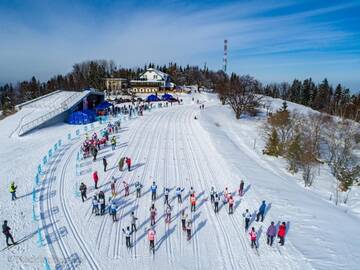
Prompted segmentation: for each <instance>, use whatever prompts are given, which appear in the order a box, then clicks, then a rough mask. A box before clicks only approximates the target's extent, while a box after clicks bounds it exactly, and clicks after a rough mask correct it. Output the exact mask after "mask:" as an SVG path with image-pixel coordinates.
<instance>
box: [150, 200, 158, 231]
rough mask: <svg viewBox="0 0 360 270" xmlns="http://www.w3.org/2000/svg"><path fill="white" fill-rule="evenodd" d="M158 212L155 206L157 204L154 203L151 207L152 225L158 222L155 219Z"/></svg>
mask: <svg viewBox="0 0 360 270" xmlns="http://www.w3.org/2000/svg"><path fill="white" fill-rule="evenodd" d="M156 212H157V210H156V208H155V204H152V205H151V207H150V224H151V226H152V225H154V224H155V223H156V221H155V218H156Z"/></svg>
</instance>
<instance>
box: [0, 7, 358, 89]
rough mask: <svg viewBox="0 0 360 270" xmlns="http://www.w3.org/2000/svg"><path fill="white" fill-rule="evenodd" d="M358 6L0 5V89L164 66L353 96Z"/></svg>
mask: <svg viewBox="0 0 360 270" xmlns="http://www.w3.org/2000/svg"><path fill="white" fill-rule="evenodd" d="M359 14H360V0H357V1H331V0H328V1H322V0H321V1H314V0H297V1H294V0H283V1H273V0H261V1H260V0H254V1H250V0H246V1H226V0H223V1H211V0H208V1H187V0H182V1H175V0H170V1H162V0H158V1H113V0H93V1H90V0H86V1H85V0H77V1H55V0H52V1H38V0H31V1H27V0H11V1H7V0H0V84H3V83H6V82H13V83H15V82H18V81H21V80H27V79H30V78H31V76H33V75H34V76H36V78H38V79H40V80H41V81H45V80H47V79H49V78H50V77H52V76H54V75H56V74H66V73H68V72H70V71H71V69H72V66H73V64H74V63H77V62H81V61H86V60H91V59H108V60H114V61H115V63H116V64H117V65H119V66H122V67H137V66H143V65H144V64H145V63H149V62H152V63H155V64H159V65H163V64H167V63H169V62H177V63H179V64H183V65H186V64H190V65H199V66H204V65H205V64H206V65H207V66H208V67H209V68H210V69H214V70H218V69H221V68H222V59H223V42H224V39H227V40H228V72H236V73H239V74H250V75H252V76H254V77H255V78H257V79H259V80H260V81H262V82H263V83H271V82H282V81H288V82H291V81H292V80H293V79H294V78H297V79H305V78H308V77H312V78H313V79H314V80H315V81H317V82H320V81H321V80H322V79H324V78H325V77H326V78H328V79H329V81H330V82H331V83H332V84H334V85H335V84H337V83H341V84H343V85H344V86H346V87H348V88H350V89H351V90H352V91H355V92H358V91H360V15H359Z"/></svg>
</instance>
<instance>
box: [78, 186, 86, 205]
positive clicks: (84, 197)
mask: <svg viewBox="0 0 360 270" xmlns="http://www.w3.org/2000/svg"><path fill="white" fill-rule="evenodd" d="M79 190H80V194H81V200H82V201H83V202H84V201H85V200H86V199H87V197H86V190H87V187H86V185H85V184H84V183H83V182H81V184H80V187H79Z"/></svg>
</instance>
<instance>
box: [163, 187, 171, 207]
mask: <svg viewBox="0 0 360 270" xmlns="http://www.w3.org/2000/svg"><path fill="white" fill-rule="evenodd" d="M169 193H170V189H168V188H164V204H169Z"/></svg>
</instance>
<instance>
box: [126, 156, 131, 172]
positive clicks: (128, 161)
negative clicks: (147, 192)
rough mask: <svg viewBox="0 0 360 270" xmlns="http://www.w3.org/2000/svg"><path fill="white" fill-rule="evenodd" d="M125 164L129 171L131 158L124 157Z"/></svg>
mask: <svg viewBox="0 0 360 270" xmlns="http://www.w3.org/2000/svg"><path fill="white" fill-rule="evenodd" d="M126 165H127V167H128V171H129V172H130V170H131V158H126Z"/></svg>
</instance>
